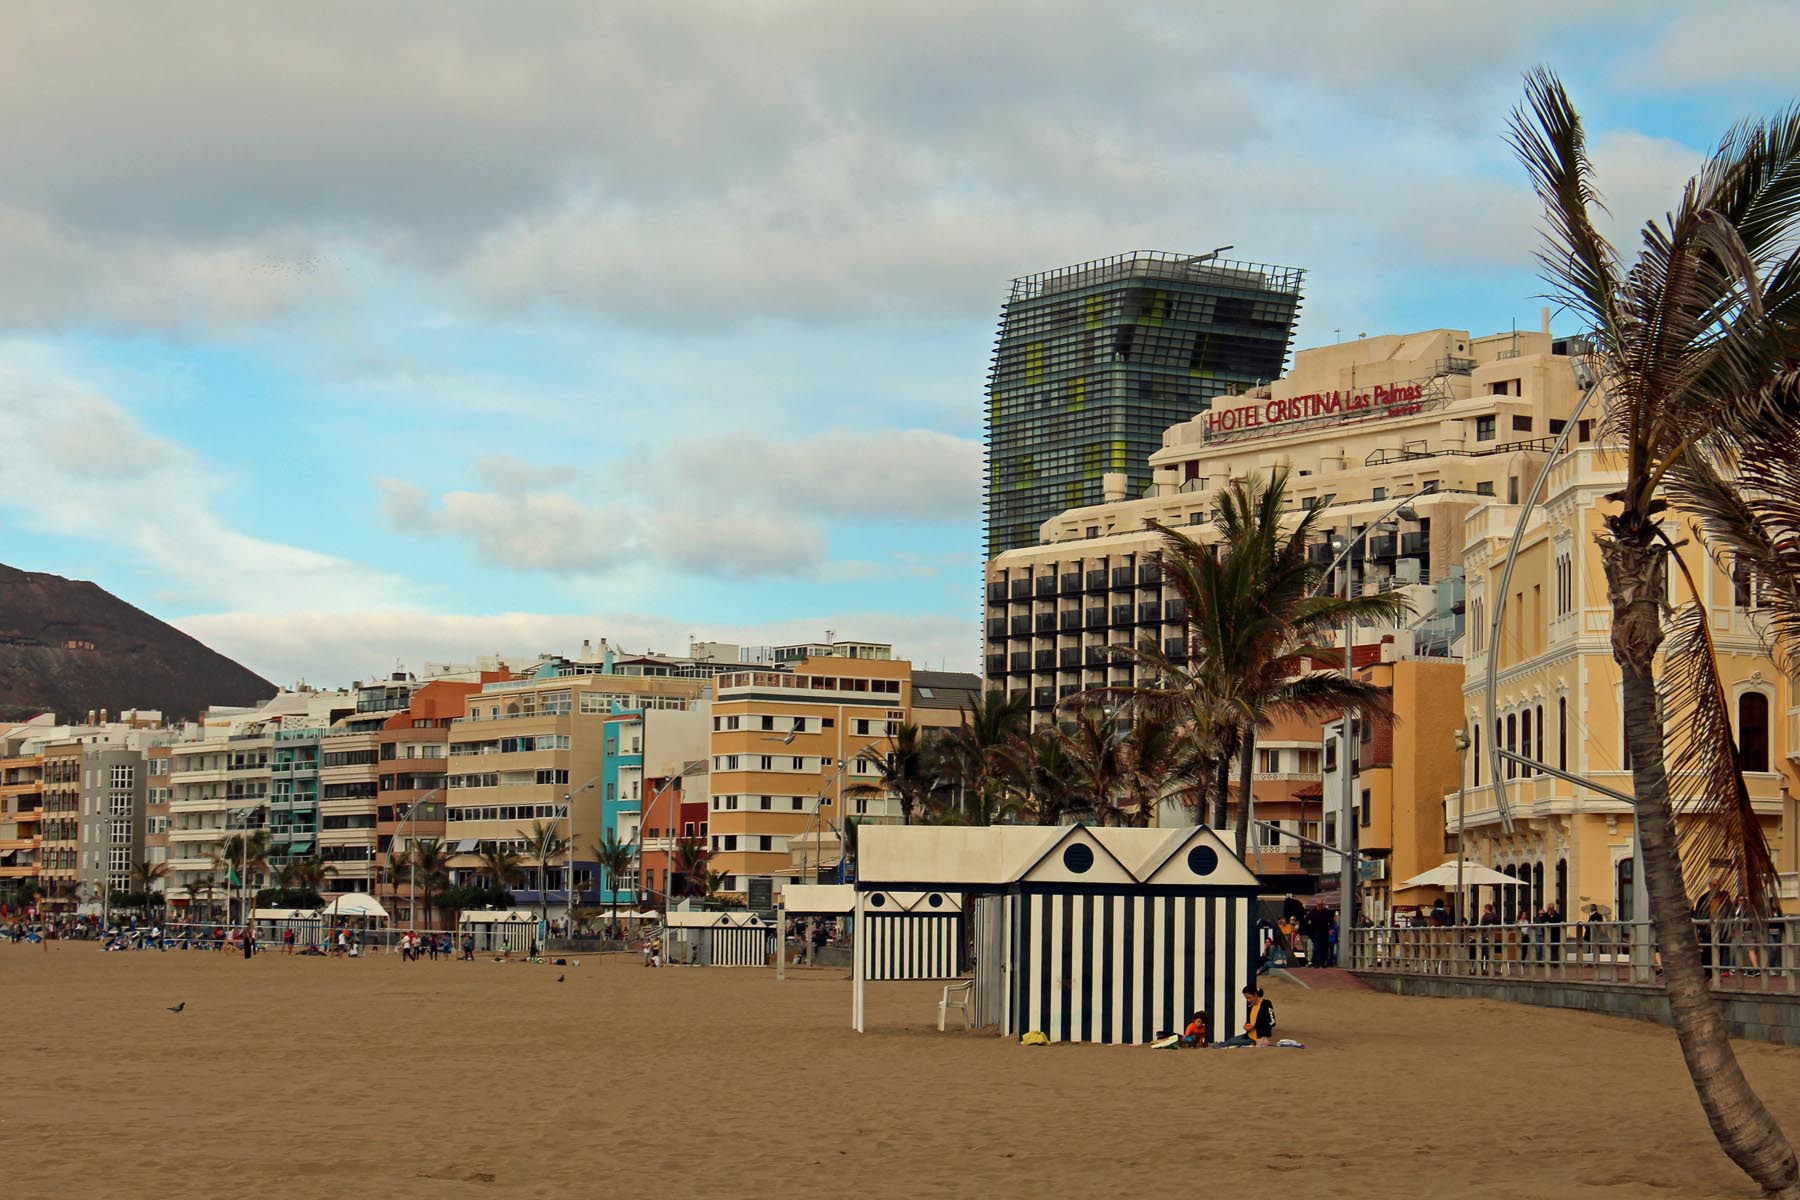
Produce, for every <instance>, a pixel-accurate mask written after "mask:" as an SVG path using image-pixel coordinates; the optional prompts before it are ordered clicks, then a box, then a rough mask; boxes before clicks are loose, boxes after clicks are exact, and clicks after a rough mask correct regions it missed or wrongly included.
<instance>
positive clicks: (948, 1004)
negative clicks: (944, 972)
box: [938, 979, 975, 1033]
mask: <svg viewBox="0 0 1800 1200" xmlns="http://www.w3.org/2000/svg"><path fill="white" fill-rule="evenodd" d="M974 991H975V981H974V980H973V979H964V980H961V981H960V982H957V983H950V984H945V985H944V997H943V999H941V1000H939V1001H938V1032H939V1033H942V1032H944V1021H945V1018H947V1017H948V1016H949V1015H950V1010H951V1009H953V1008H954V1009H956V1010H957V1011H958V1012H960V1013H962V1019H963V1028H964V1029H971V1028H973V1027H974V1025H973V1022H971V1021H970V1020H969V997H970V996H971V995H972V994H973V993H974Z"/></svg>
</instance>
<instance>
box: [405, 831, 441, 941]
mask: <svg viewBox="0 0 1800 1200" xmlns="http://www.w3.org/2000/svg"><path fill="white" fill-rule="evenodd" d="M407 853H408V855H409V857H410V859H411V865H412V869H413V871H414V873H415V875H414V879H415V881H416V883H417V884H418V888H419V897H415V898H414V900H413V911H414V913H415V920H416V919H417V917H416V914H417V912H418V908H419V904H420V898H422V899H423V903H424V907H425V928H426V929H431V928H432V927H433V925H432V903H431V901H432V898H433V897H434V896H436V895H437V893H438V892H439V891H440V890H441V889H442V888H443V887H444V886H445V885H446V884H447V883H449V881H450V853H449V851H448V850H446V849H445V848H444V844H443V843H442V842H440V841H439V840H438V839H436V838H423V839H421V840H419V841H416V842H414V843H413V844H412V847H411V849H410V850H409V851H408V852H407Z"/></svg>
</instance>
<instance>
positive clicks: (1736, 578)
mask: <svg viewBox="0 0 1800 1200" xmlns="http://www.w3.org/2000/svg"><path fill="white" fill-rule="evenodd" d="M1753 583H1754V578H1753V577H1752V575H1751V574H1750V568H1749V566H1748V565H1747V564H1745V563H1741V562H1736V563H1732V564H1731V606H1732V607H1733V608H1755V607H1756V589H1755V588H1754V586H1753Z"/></svg>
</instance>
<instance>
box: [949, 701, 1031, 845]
mask: <svg viewBox="0 0 1800 1200" xmlns="http://www.w3.org/2000/svg"><path fill="white" fill-rule="evenodd" d="M1026 721H1027V713H1026V709H1025V697H1024V696H1023V695H1014V696H1008V695H1007V694H1006V693H1005V692H1003V691H1001V690H1000V689H998V688H994V689H990V690H989V691H987V692H985V693H983V694H982V697H981V699H980V700H978V701H976V700H971V701H968V702H966V703H965V704H964V705H963V710H962V723H961V724H960V725H958V726H957V728H955V729H954V730H951V731H950V733H949V734H948V735H947V736H946V737H944V738H943V740H942V743H941V746H942V754H943V762H944V771H945V773H946V774H948V775H949V776H951V777H952V778H953V779H954V780H955V783H956V791H957V797H958V798H957V813H956V816H957V819H958V820H960V821H961V822H962V823H964V824H968V825H991V824H993V822H994V819H995V818H996V817H998V816H1000V815H1002V814H1003V813H1004V812H1005V810H1006V807H1007V803H1008V798H1009V792H1010V790H1011V786H1012V783H1011V781H1012V780H1013V779H1014V778H1016V776H1017V770H1016V759H1015V757H1014V750H1015V747H1014V739H1015V738H1016V737H1017V736H1018V735H1019V734H1021V733H1023V732H1024V730H1025V725H1026Z"/></svg>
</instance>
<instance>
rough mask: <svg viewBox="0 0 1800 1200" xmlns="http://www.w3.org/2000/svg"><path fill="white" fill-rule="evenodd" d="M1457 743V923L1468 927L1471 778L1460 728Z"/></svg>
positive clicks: (1466, 741) (1466, 738)
mask: <svg viewBox="0 0 1800 1200" xmlns="http://www.w3.org/2000/svg"><path fill="white" fill-rule="evenodd" d="M1455 741H1456V923H1457V924H1459V925H1467V924H1468V923H1469V918H1468V914H1467V913H1466V912H1464V911H1463V861H1464V857H1463V796H1464V795H1465V794H1466V793H1467V792H1468V778H1469V763H1468V759H1469V735H1468V733H1467V732H1465V731H1464V730H1463V728H1462V727H1461V726H1458V727H1457V729H1456V734H1455Z"/></svg>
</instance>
